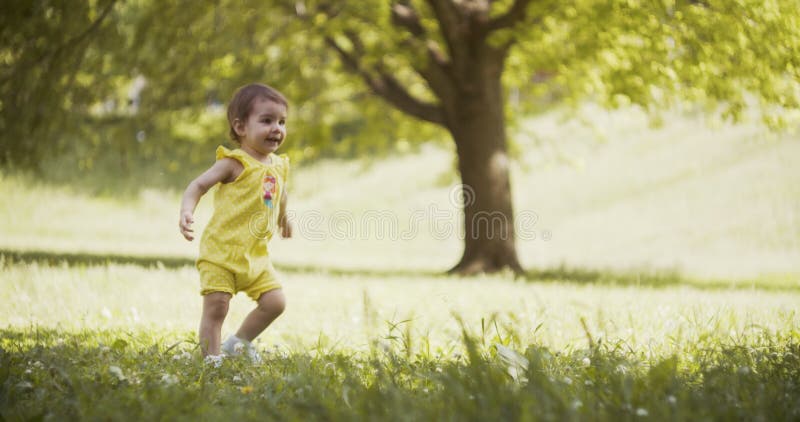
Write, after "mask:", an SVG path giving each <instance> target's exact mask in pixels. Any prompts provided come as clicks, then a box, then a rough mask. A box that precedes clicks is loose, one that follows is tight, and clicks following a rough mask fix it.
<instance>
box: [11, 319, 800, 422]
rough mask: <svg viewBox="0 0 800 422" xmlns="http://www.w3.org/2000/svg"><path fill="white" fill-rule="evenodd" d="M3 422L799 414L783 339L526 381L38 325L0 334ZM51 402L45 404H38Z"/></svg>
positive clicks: (609, 355)
mask: <svg viewBox="0 0 800 422" xmlns="http://www.w3.org/2000/svg"><path fill="white" fill-rule="evenodd" d="M0 334H1V335H0V338H1V339H2V340H0V386H1V387H0V392H2V394H0V397H2V399H1V400H2V401H0V415H2V416H3V418H4V419H5V420H28V419H32V418H50V417H56V418H65V417H66V418H80V419H130V418H134V419H170V420H194V419H196V418H198V417H200V418H202V419H246V420H263V419H265V418H267V419H285V420H518V419H521V420H584V419H587V418H588V419H592V420H620V419H626V420H627V419H634V418H653V419H655V420H665V419H680V420H687V419H692V420H696V419H715V420H727V419H763V420H791V419H796V418H798V417H800V407H798V403H797V401H796V400H793V399H792V398H796V397H798V394H800V390H799V388H800V387H799V386H798V385H797V382H796V381H797V379H798V377H799V376H800V372H798V371H799V370H800V365H798V355H800V344H798V338H797V337H796V336H795V337H792V336H789V337H783V336H776V337H762V338H753V339H749V340H748V342H746V343H742V344H738V345H722V344H717V345H704V344H701V345H697V346H696V347H694V348H693V349H692V350H690V351H688V352H687V353H686V354H684V355H681V356H671V357H666V358H658V359H652V360H650V359H642V358H641V357H639V356H637V355H636V354H634V353H628V352H624V351H622V350H620V349H617V348H611V347H607V346H596V347H593V348H591V349H586V350H576V351H567V352H558V351H554V350H550V349H548V348H545V347H541V346H537V345H535V344H532V345H530V346H528V347H527V349H526V350H525V352H524V354H519V353H517V352H515V351H513V350H510V349H502V350H503V351H504V353H506V354H510V355H514V356H516V357H517V359H519V360H520V361H521V362H525V365H527V367H526V368H525V369H524V374H523V376H522V377H518V378H515V377H513V376H510V374H509V372H508V370H509V367H508V366H507V363H506V361H504V360H503V359H501V358H500V356H499V355H498V353H497V350H500V349H501V348H502V346H498V347H497V348H495V347H489V348H486V347H482V346H480V345H479V344H478V343H477V340H478V339H477V338H473V337H470V336H469V335H466V334H465V336H464V338H463V345H464V347H465V348H466V349H467V350H468V353H467V354H466V355H465V356H462V355H460V354H457V355H455V356H436V355H428V354H424V353H419V354H414V355H412V356H403V355H402V354H399V353H398V352H399V350H397V349H395V348H393V347H383V348H375V349H373V350H372V351H371V352H368V353H363V354H360V353H352V352H348V351H327V352H324V353H307V352H300V351H287V350H284V349H280V348H275V349H272V350H270V351H267V352H266V356H267V358H266V360H265V362H264V363H263V364H262V365H251V364H249V362H247V361H244V360H240V359H227V360H225V361H223V364H222V365H221V366H220V367H214V366H212V365H205V364H203V362H202V361H201V360H200V359H199V357H198V356H197V352H196V345H194V344H193V341H192V340H191V339H190V338H187V339H186V340H180V339H181V338H182V337H184V338H186V337H189V336H188V335H185V334H181V333H169V332H158V333H156V332H140V331H129V332H127V333H119V332H107V331H79V332H74V333H65V332H59V331H55V330H45V329H38V328H31V329H23V330H14V329H12V330H9V329H5V330H2V331H0ZM45 404H46V405H45Z"/></svg>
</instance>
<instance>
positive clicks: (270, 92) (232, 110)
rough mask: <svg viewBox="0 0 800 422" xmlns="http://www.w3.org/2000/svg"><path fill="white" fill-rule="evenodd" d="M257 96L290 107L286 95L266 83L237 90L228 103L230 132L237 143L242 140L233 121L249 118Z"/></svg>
mask: <svg viewBox="0 0 800 422" xmlns="http://www.w3.org/2000/svg"><path fill="white" fill-rule="evenodd" d="M256 98H262V99H265V100H269V101H273V102H276V103H278V104H282V105H283V106H284V107H286V108H287V109H288V108H289V103H288V102H287V101H286V97H284V96H283V94H281V93H280V92H279V91H278V90H277V89H275V88H273V87H271V86H268V85H264V84H249V85H245V86H243V87H241V88H239V89H238V90H236V93H235V94H233V98H232V99H231V102H230V104H228V125H229V129H230V131H229V133H228V134H229V135H230V137H231V139H232V140H233V141H234V142H236V143H237V144H238V143H239V142H240V140H239V135H237V134H236V130H234V128H233V122H234V121H236V120H237V119H238V120H239V121H240V122H244V121H247V118H248V117H249V116H250V112H251V111H252V110H253V101H255V99H256Z"/></svg>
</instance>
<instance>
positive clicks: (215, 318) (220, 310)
mask: <svg viewBox="0 0 800 422" xmlns="http://www.w3.org/2000/svg"><path fill="white" fill-rule="evenodd" d="M230 301H231V295H230V293H224V292H213V293H209V294H207V295H205V296H203V316H202V317H201V318H200V332H199V337H200V350H202V351H203V356H208V355H218V354H219V346H220V336H221V334H220V333H221V331H222V323H223V322H225V316H226V315H228V304H229V303H230Z"/></svg>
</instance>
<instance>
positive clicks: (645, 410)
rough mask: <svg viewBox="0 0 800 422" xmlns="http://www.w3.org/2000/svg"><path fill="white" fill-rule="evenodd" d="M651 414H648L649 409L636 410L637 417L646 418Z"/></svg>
mask: <svg viewBox="0 0 800 422" xmlns="http://www.w3.org/2000/svg"><path fill="white" fill-rule="evenodd" d="M649 414H650V412H648V411H647V409H644V408H641V407H640V408H638V409H636V416H641V417H645V416H647V415H649Z"/></svg>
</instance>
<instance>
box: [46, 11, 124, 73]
mask: <svg viewBox="0 0 800 422" xmlns="http://www.w3.org/2000/svg"><path fill="white" fill-rule="evenodd" d="M116 2H117V0H111V1H110V2H109V3H108V5H106V8H105V9H103V11H102V12H101V13H100V16H98V17H97V19H95V20H94V22H92V23H91V25H89V27H88V28H86V30H85V31H83V32H81V33H80V34H78V35H76V36H74V37H72V38H70V39H67V40H66V41H64V42H63V43H61V44H60V45H58V46H57V47H56V48H54V49H53V50H50V51H46V52H45V53H44V54H42V55H41V56H40V57H38V58H37V59H36V60H34V62H33V64H34V65H36V64H39V63H41V62H42V61H43V60H44V59H46V58H47V57H48V56H52V57H55V56H57V55H58V54H60V53H61V52H62V51H64V50H67V49H69V48H72V47H74V46H75V45H77V44H79V43H80V42H82V41H83V40H84V39H85V38H86V37H88V36H89V35H90V34H91V33H92V32H94V31H96V30H97V28H99V27H100V24H101V23H103V21H104V20H105V19H106V16H108V14H109V13H110V12H111V9H113V8H114V3H116Z"/></svg>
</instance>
